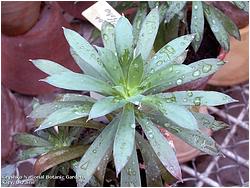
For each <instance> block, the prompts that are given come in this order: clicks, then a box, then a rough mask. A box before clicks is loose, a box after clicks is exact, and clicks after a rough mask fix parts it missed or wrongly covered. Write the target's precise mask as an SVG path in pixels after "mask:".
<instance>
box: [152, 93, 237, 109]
mask: <svg viewBox="0 0 250 188" xmlns="http://www.w3.org/2000/svg"><path fill="white" fill-rule="evenodd" d="M153 96H154V97H156V98H158V97H159V98H160V99H161V100H163V101H164V102H166V103H172V104H177V105H187V106H189V105H191V106H201V105H206V106H219V105H223V104H227V103H232V102H237V100H234V99H232V98H231V97H230V96H228V95H226V94H224V93H219V92H216V91H175V92H171V93H160V94H156V95H153Z"/></svg>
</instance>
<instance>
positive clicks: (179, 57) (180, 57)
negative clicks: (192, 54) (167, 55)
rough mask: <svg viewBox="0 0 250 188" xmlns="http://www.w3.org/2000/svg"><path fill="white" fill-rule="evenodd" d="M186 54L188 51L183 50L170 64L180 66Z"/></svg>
mask: <svg viewBox="0 0 250 188" xmlns="http://www.w3.org/2000/svg"><path fill="white" fill-rule="evenodd" d="M187 54H188V50H185V51H184V52H183V53H182V54H181V55H180V56H178V57H177V58H175V60H174V61H173V62H172V63H173V64H182V63H184V61H185V59H186V57H187Z"/></svg>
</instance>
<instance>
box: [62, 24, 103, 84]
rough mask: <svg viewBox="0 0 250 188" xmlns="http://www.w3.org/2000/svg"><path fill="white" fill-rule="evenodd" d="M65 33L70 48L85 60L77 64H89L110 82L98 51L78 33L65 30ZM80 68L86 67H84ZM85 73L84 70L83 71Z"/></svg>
mask: <svg viewBox="0 0 250 188" xmlns="http://www.w3.org/2000/svg"><path fill="white" fill-rule="evenodd" d="M63 32H64V36H65V38H66V40H67V41H68V43H69V46H70V48H72V50H73V51H74V52H75V53H76V54H77V55H78V56H79V57H80V58H81V59H82V60H83V61H78V62H77V63H87V64H88V66H91V67H93V68H94V69H95V70H96V71H97V72H98V73H99V74H100V75H101V77H102V78H104V79H105V80H108V78H107V76H106V72H105V70H104V68H103V67H102V64H101V61H100V58H99V56H98V54H97V52H96V50H95V49H94V48H93V47H92V46H91V44H89V43H88V41H87V40H85V39H84V38H83V37H82V36H81V35H80V34H78V33H77V32H75V31H73V30H70V29H67V28H64V27H63ZM80 67H86V66H84V65H82V66H80ZM83 71H84V70H83Z"/></svg>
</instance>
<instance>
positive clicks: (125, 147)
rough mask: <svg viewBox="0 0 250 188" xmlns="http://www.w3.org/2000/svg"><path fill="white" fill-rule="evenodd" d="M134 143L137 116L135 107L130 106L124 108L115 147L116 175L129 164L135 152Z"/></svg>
mask: <svg viewBox="0 0 250 188" xmlns="http://www.w3.org/2000/svg"><path fill="white" fill-rule="evenodd" d="M134 141H135V115H134V109H133V107H132V106H131V105H129V104H128V105H126V106H125V107H124V108H123V112H122V114H121V118H120V121H119V124H118V129H117V131H116V135H115V141H114V146H113V156H114V162H115V168H116V175H118V174H119V173H120V171H121V170H122V169H123V167H124V166H125V165H126V164H127V162H128V159H129V158H130V156H131V154H132V152H133V148H134Z"/></svg>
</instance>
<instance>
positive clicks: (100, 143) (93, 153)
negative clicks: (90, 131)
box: [76, 117, 119, 186]
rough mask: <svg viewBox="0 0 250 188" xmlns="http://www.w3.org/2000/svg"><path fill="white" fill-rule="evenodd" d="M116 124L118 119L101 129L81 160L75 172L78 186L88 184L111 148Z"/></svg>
mask: <svg viewBox="0 0 250 188" xmlns="http://www.w3.org/2000/svg"><path fill="white" fill-rule="evenodd" d="M118 122H119V117H117V118H114V119H113V121H112V122H111V123H110V124H109V125H108V126H106V127H105V128H104V129H103V131H102V132H101V134H100V135H99V136H98V137H97V138H96V139H95V141H94V142H93V143H92V144H91V146H90V147H89V149H88V150H87V151H86V152H85V154H84V156H83V157H82V158H81V160H80V162H79V165H78V167H77V170H76V177H77V180H76V181H77V183H78V184H79V183H80V184H81V185H82V186H84V185H86V184H87V183H88V181H89V180H90V179H91V177H92V176H93V174H94V173H95V171H96V169H97V168H98V165H99V164H100V163H101V161H102V160H103V159H104V157H105V155H106V153H107V151H108V150H109V148H111V147H112V144H113V141H114V136H115V132H116V129H117V124H118ZM106 160H107V159H106ZM78 177H79V178H78Z"/></svg>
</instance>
